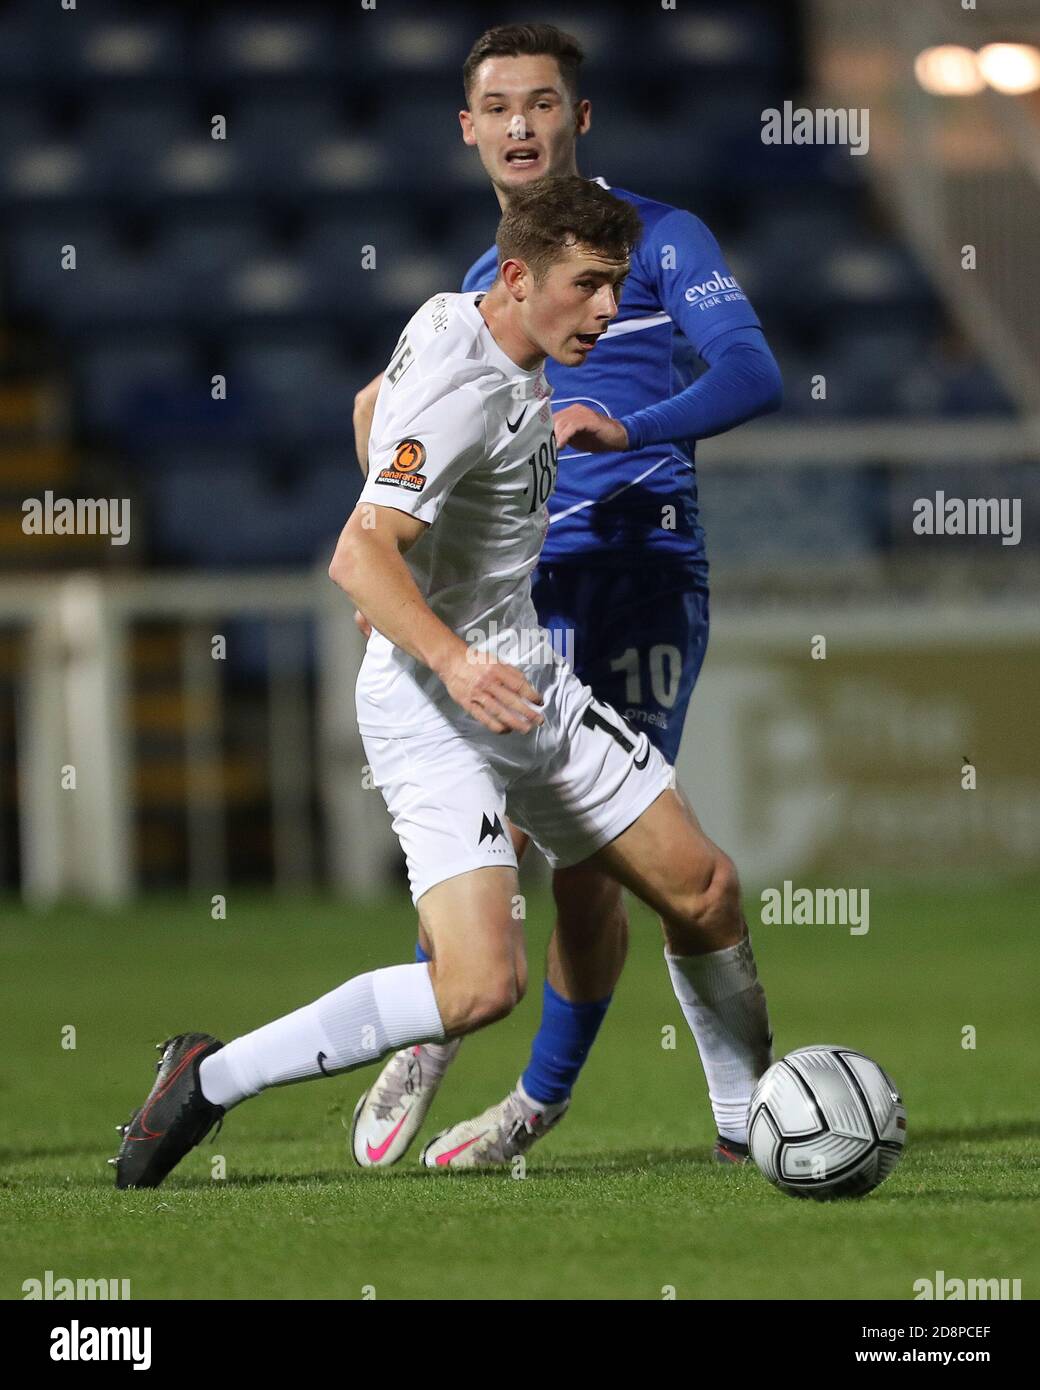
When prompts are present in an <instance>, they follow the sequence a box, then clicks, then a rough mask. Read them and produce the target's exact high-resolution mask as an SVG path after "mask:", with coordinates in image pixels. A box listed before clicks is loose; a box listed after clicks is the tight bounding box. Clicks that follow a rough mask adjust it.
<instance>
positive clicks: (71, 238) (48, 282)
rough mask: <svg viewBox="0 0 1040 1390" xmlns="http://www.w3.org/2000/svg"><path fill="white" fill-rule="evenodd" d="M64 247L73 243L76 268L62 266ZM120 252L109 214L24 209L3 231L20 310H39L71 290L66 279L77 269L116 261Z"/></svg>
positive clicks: (15, 300) (14, 299)
mask: <svg viewBox="0 0 1040 1390" xmlns="http://www.w3.org/2000/svg"><path fill="white" fill-rule="evenodd" d="M63 246H72V247H75V251H76V269H75V270H71V269H69V270H65V269H62V266H61V258H62V249H61V248H62V247H63ZM120 254H121V253H120V250H119V245H118V240H117V238H116V235H115V231H114V229H113V227H112V225H111V223H110V222H109V221H108V220H107V219H103V218H96V217H92V216H83V215H71V216H68V217H61V216H55V215H54V214H53V213H51V214H42V215H41V214H39V213H38V212H36V211H35V210H33V211H32V212H30V213H28V214H26V213H25V211H24V210H23V211H22V212H21V214H20V215H19V216H18V218H17V220H16V221H13V223H12V225H11V226H10V230H9V231H8V234H7V256H8V262H9V265H10V277H9V284H10V292H11V299H12V302H13V303H14V305H15V306H16V307H17V308H18V309H20V310H21V311H23V312H27V313H38V312H43V311H44V306H46V305H48V304H52V303H54V302H55V301H56V300H59V299H61V298H62V297H64V296H66V295H68V294H69V293H70V281H71V280H72V279H73V278H74V277H75V276H76V275H77V274H79V273H80V272H81V271H87V272H92V271H93V269H94V268H95V267H97V266H105V265H112V264H116V263H118V261H119V258H120Z"/></svg>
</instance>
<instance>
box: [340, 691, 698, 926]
mask: <svg viewBox="0 0 1040 1390" xmlns="http://www.w3.org/2000/svg"><path fill="white" fill-rule="evenodd" d="M526 674H527V675H528V677H529V678H530V679H532V681H533V683H534V684H535V685H536V686H538V688H539V689H540V690H541V691H542V695H543V700H544V703H543V704H542V705H541V706H540V709H541V713H542V715H543V717H544V723H542V724H541V725H539V726H538V727H537V728H536V729H534V730H533V731H532V732H531V733H527V734H519V733H509V734H493V733H491V732H490V730H488V729H486V728H484V726H483V725H482V724H480V723H478V722H477V721H476V720H474V719H471V718H470V717H469V716H468V715H465V714H463V713H462V711H461V710H460V711H459V713H458V720H457V722H446V723H445V726H444V728H442V729H436V730H434V731H433V732H422V733H416V734H408V735H404V736H402V737H396V738H383V737H380V736H377V735H373V734H372V733H364V734H363V735H362V737H363V739H364V744H365V752H366V755H367V757H368V763H369V767H370V768H371V772H372V778H373V781H374V783H375V785H376V786H377V787H379V789H380V791H381V792H382V793H383V798H384V800H385V801H386V805H387V809H388V810H389V812H390V815H391V817H392V818H393V828H394V832H395V834H396V835H397V838H398V839H399V840H400V842H401V848H402V849H403V850H404V854H405V858H406V860H407V863H408V880H409V884H410V886H411V893H412V901H413V902H416V903H417V902H418V901H419V899H420V898H421V897H422V895H423V894H424V893H426V892H427V891H428V890H429V889H430V888H433V887H434V885H435V884H438V883H443V882H444V881H445V879H449V878H454V877H455V876H456V875H458V874H464V873H468V872H469V870H471V869H482V868H487V867H489V866H502V865H511V866H513V867H514V868H515V867H516V854H515V852H514V850H513V843H512V840H511V839H510V835H509V829H508V827H507V825H506V815H507V813H508V816H509V818H510V819H511V820H512V821H513V822H514V823H515V824H516V825H518V826H519V827H520V829H521V830H524V831H526V832H527V834H528V835H530V837H531V839H532V840H533V841H534V843H535V844H536V845H537V847H538V848H539V849H540V850H541V852H542V853H543V854H544V855H545V857H546V859H547V860H548V861H549V863H550V865H551V866H552V867H553V868H554V869H555V868H565V867H567V866H568V865H570V864H578V863H580V862H581V861H582V860H583V859H588V857H589V856H590V855H592V854H595V852H596V851H597V850H599V849H602V848H603V846H604V845H606V844H609V843H610V841H611V840H613V839H616V838H617V836H618V835H620V834H621V832H622V831H623V830H627V829H628V827H629V826H630V825H632V823H633V822H634V821H636V820H638V819H639V817H640V816H641V815H642V814H643V812H644V811H645V810H646V809H647V807H648V806H650V805H651V804H652V803H653V802H654V801H656V800H657V798H658V797H659V796H660V795H661V793H662V792H663V791H664V790H665V789H666V788H667V787H670V786H674V784H675V781H674V773H673V770H672V768H671V767H669V765H668V763H667V762H666V761H665V760H664V758H663V757H662V755H661V754H660V753H659V752H658V750H657V749H656V748H655V747H654V746H653V745H652V744H651V743H650V741H649V739H648V738H647V736H646V734H645V733H638V734H637V733H635V732H634V731H633V730H632V729H631V728H630V727H629V725H628V724H626V723H625V721H624V719H622V717H621V715H619V714H618V713H617V711H616V710H615V709H613V708H612V707H611V706H610V705H604V704H601V703H600V702H599V701H598V700H595V699H593V695H592V691H591V690H590V689H589V687H588V686H587V685H585V684H583V682H582V681H580V680H579V679H578V678H577V676H575V675H574V673H573V671H571V669H570V667H569V666H566V665H563V664H559V665H557V666H553V667H551V668H550V669H548V670H545V671H544V672H540V673H539V675H542V676H543V679H539V678H538V677H537V676H535V675H534V674H533V673H532V672H531V671H530V670H528V671H527V672H526Z"/></svg>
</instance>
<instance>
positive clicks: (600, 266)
mask: <svg viewBox="0 0 1040 1390" xmlns="http://www.w3.org/2000/svg"><path fill="white" fill-rule="evenodd" d="M628 271H629V262H628V261H627V260H623V261H616V260H611V259H609V258H608V257H606V256H602V255H600V254H598V253H597V252H595V251H590V250H588V249H587V248H585V247H581V246H572V247H569V248H568V250H567V254H566V256H565V257H564V258H563V259H561V260H559V261H555V262H554V263H553V264H552V265H551V266H550V267H549V269H548V270H547V271H546V273H545V276H544V278H543V279H542V280H541V281H540V282H532V284H531V287H530V292H529V294H528V296H527V298H526V299H525V300H524V302H523V310H524V331H525V333H526V334H527V336H528V337H529V338H530V339H531V341H532V342H534V343H536V344H537V345H538V347H539V348H541V350H542V351H543V352H545V353H546V354H547V355H548V356H549V357H552V358H553V359H554V360H555V361H557V362H560V363H562V365H563V366H565V367H580V366H581V364H582V363H583V362H584V361H585V359H586V358H587V357H588V355H589V353H590V352H594V351H595V348H596V343H597V342H598V341H599V338H600V335H601V334H603V333H604V332H606V330H607V328H608V327H609V326H610V323H611V321H612V320H613V319H615V318H617V314H618V303H619V300H620V298H621V286H622V284H623V283H624V280H625V276H626V275H627V274H628Z"/></svg>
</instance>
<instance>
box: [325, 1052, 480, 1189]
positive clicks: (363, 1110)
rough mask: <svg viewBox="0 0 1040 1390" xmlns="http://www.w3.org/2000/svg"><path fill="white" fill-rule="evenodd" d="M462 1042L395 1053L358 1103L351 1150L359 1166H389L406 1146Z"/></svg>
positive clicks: (351, 1131) (413, 1135)
mask: <svg viewBox="0 0 1040 1390" xmlns="http://www.w3.org/2000/svg"><path fill="white" fill-rule="evenodd" d="M461 1045H462V1039H461V1038H456V1039H454V1040H453V1041H452V1042H446V1043H416V1044H415V1045H414V1046H413V1047H405V1048H402V1049H401V1051H400V1052H395V1053H394V1055H393V1056H392V1057H391V1058H390V1060H389V1061H388V1062H387V1063H386V1065H385V1066H384V1067H383V1070H382V1071H381V1072H380V1073H379V1076H378V1077H377V1078H376V1081H375V1084H374V1085H372V1086H370V1087H369V1089H368V1090H367V1091H366V1092H365V1094H364V1095H363V1096H362V1097H361V1099H360V1100H359V1101H358V1103H357V1105H356V1106H355V1107H354V1119H353V1122H352V1123H351V1126H350V1148H351V1152H352V1153H353V1155H354V1162H355V1163H357V1164H358V1165H359V1167H361V1168H389V1167H390V1165H391V1164H392V1163H396V1162H397V1160H398V1159H399V1158H402V1157H403V1156H404V1154H405V1153H406V1152H407V1150H408V1146H409V1145H410V1144H411V1142H412V1140H413V1139H414V1138H415V1136H416V1135H417V1134H418V1133H419V1130H420V1128H421V1127H422V1122H423V1120H424V1119H425V1118H426V1112H427V1111H428V1110H429V1108H430V1106H431V1105H432V1104H433V1098H434V1096H435V1095H436V1094H437V1090H438V1088H439V1086H440V1084H441V1081H442V1080H443V1078H444V1073H445V1072H446V1071H447V1069H448V1067H449V1066H450V1064H451V1063H452V1062H453V1061H454V1060H455V1054H456V1053H457V1052H458V1050H459V1048H460V1047H461Z"/></svg>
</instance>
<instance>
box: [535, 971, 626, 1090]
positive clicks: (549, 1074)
mask: <svg viewBox="0 0 1040 1390" xmlns="http://www.w3.org/2000/svg"><path fill="white" fill-rule="evenodd" d="M611 998H612V996H611V995H609V994H608V995H607V997H606V999H598V1000H595V1001H594V1002H593V1003H591V1004H572V1003H571V1002H570V1000H568V999H564V998H563V997H562V995H559V994H557V993H556V991H555V990H554V989H553V987H552V985H551V984H550V983H549V981H548V980H546V982H545V986H544V988H543V990H542V1025H541V1027H540V1028H539V1029H538V1032H537V1033H536V1034H535V1039H534V1042H533V1043H532V1045H531V1060H530V1062H528V1064H527V1070H526V1071H525V1072H524V1074H523V1076H522V1077H521V1078H520V1081H521V1084H522V1085H523V1088H524V1090H525V1091H526V1092H527V1094H528V1095H529V1096H530V1097H531V1099H532V1100H540V1101H542V1102H543V1103H544V1104H546V1105H552V1104H554V1103H555V1102H557V1101H561V1100H566V1099H567V1097H568V1096H569V1095H570V1093H571V1090H572V1089H573V1087H574V1083H575V1082H576V1081H577V1079H578V1073H579V1072H580V1071H581V1069H582V1067H583V1066H584V1065H585V1058H586V1057H587V1056H588V1054H589V1048H590V1047H591V1046H592V1044H593V1043H594V1042H595V1041H596V1034H597V1033H598V1032H599V1025H600V1024H601V1023H602V1022H603V1018H604V1015H605V1014H606V1012H607V1009H608V1008H609V1007H610V1001H611Z"/></svg>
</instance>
